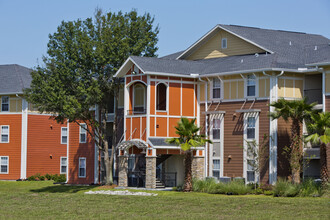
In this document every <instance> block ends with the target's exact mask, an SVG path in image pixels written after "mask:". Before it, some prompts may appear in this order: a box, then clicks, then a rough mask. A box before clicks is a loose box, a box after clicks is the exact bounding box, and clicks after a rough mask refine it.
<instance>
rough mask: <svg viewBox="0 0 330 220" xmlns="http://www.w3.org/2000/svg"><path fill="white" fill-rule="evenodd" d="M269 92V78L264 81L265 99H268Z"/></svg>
mask: <svg viewBox="0 0 330 220" xmlns="http://www.w3.org/2000/svg"><path fill="white" fill-rule="evenodd" d="M269 90H270V81H269V78H267V79H266V97H269Z"/></svg>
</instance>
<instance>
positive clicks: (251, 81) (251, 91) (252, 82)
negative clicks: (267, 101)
mask: <svg viewBox="0 0 330 220" xmlns="http://www.w3.org/2000/svg"><path fill="white" fill-rule="evenodd" d="M246 85H247V86H246V95H247V96H256V77H255V76H254V75H253V74H251V75H248V76H247V80H246Z"/></svg>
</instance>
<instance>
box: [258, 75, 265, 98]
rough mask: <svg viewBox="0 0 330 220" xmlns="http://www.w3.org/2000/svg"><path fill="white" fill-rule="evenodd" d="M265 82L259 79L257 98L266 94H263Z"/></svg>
mask: <svg viewBox="0 0 330 220" xmlns="http://www.w3.org/2000/svg"><path fill="white" fill-rule="evenodd" d="M265 82H266V79H259V96H260V97H265V96H266V93H265V89H266V88H265V87H266V85H265Z"/></svg>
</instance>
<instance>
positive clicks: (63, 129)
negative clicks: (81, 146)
mask: <svg viewBox="0 0 330 220" xmlns="http://www.w3.org/2000/svg"><path fill="white" fill-rule="evenodd" d="M67 143H68V128H67V127H61V144H67Z"/></svg>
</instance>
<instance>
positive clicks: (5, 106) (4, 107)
mask: <svg viewBox="0 0 330 220" xmlns="http://www.w3.org/2000/svg"><path fill="white" fill-rule="evenodd" d="M1 111H3V112H8V111H9V97H8V96H2V97H1Z"/></svg>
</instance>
